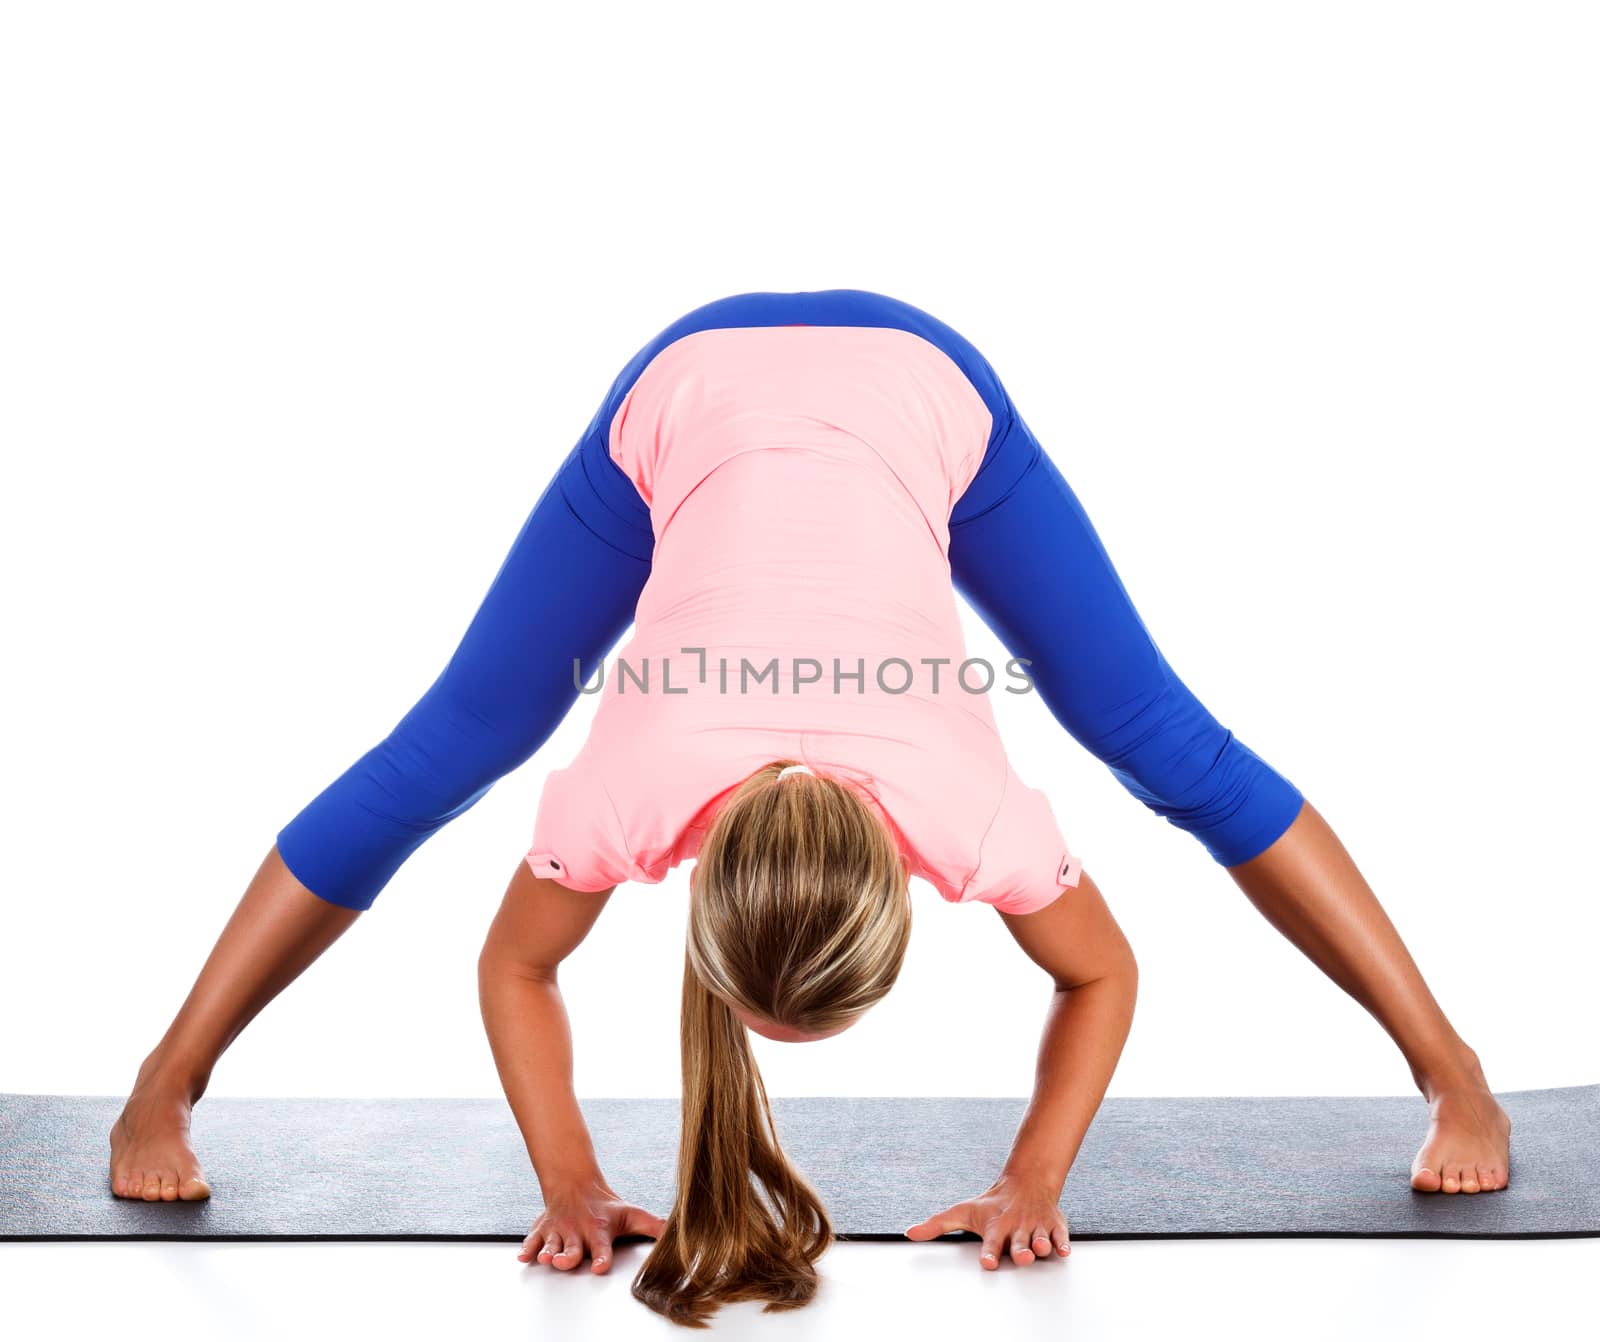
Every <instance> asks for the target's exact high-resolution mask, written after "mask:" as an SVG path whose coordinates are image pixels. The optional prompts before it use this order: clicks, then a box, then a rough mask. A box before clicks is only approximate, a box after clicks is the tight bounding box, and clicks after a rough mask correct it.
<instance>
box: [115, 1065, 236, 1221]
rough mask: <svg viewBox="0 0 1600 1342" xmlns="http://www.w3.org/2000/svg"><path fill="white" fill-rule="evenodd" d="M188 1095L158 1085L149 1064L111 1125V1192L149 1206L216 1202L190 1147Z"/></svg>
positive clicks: (191, 1097) (181, 1091)
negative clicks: (203, 1200) (157, 1203)
mask: <svg viewBox="0 0 1600 1342" xmlns="http://www.w3.org/2000/svg"><path fill="white" fill-rule="evenodd" d="M195 1098H196V1097H194V1096H192V1095H191V1094H190V1093H189V1092H188V1091H186V1090H184V1089H179V1088H174V1087H173V1086H171V1085H169V1084H167V1083H165V1082H162V1081H160V1080H158V1079H156V1077H155V1075H154V1074H153V1072H152V1071H151V1070H150V1067H149V1064H148V1062H147V1063H146V1065H145V1066H144V1067H141V1068H140V1069H139V1079H138V1080H137V1081H136V1082H135V1083H134V1088H133V1094H131V1095H130V1096H128V1101H127V1103H126V1104H125V1105H124V1106H123V1108H122V1113H121V1114H120V1115H119V1116H118V1118H117V1121H116V1122H115V1123H113V1124H112V1125H111V1191H112V1193H113V1194H115V1195H116V1196H117V1197H119V1198H138V1199H142V1200H143V1201H145V1202H177V1201H179V1200H182V1201H184V1202H199V1201H201V1200H202V1199H205V1198H208V1197H210V1196H211V1186H210V1185H209V1184H208V1183H207V1182H206V1178H205V1174H204V1173H203V1172H202V1171H201V1169H200V1162H199V1160H197V1159H196V1158H195V1154H194V1149H193V1148H192V1147H191V1146H190V1145H189V1114H190V1112H191V1111H192V1109H193V1107H194V1099H195Z"/></svg>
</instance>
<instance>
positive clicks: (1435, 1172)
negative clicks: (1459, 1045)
mask: <svg viewBox="0 0 1600 1342" xmlns="http://www.w3.org/2000/svg"><path fill="white" fill-rule="evenodd" d="M1425 1093H1426V1094H1427V1095H1428V1114H1429V1122H1428V1135H1427V1137H1426V1139H1424V1141H1423V1143H1422V1149H1421V1150H1420V1151H1418V1152H1417V1158H1416V1159H1415V1160H1414V1161H1412V1162H1411V1187H1412V1188H1414V1189H1416V1190H1417V1192H1419V1193H1488V1192H1492V1191H1493V1190H1495V1189H1497V1188H1504V1187H1505V1186H1506V1185H1507V1184H1508V1183H1509V1182H1510V1181H1511V1117H1510V1115H1508V1114H1507V1113H1506V1111H1505V1110H1504V1109H1502V1108H1501V1107H1500V1102H1499V1101H1498V1100H1496V1099H1495V1097H1494V1094H1493V1092H1491V1091H1490V1089H1489V1084H1488V1082H1487V1081H1485V1080H1484V1076H1483V1069H1482V1068H1481V1067H1479V1066H1478V1062H1477V1058H1476V1057H1470V1061H1469V1064H1468V1071H1467V1074H1466V1075H1465V1076H1463V1077H1459V1078H1457V1079H1455V1080H1453V1081H1452V1082H1450V1083H1449V1084H1448V1085H1444V1086H1441V1087H1439V1088H1437V1089H1435V1088H1431V1087H1430V1088H1429V1089H1428V1090H1427V1091H1426V1092H1425Z"/></svg>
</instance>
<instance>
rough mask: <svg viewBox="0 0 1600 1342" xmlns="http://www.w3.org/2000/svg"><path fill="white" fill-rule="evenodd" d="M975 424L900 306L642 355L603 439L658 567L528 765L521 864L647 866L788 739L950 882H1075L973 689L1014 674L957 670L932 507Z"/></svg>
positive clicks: (792, 752) (961, 888)
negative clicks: (619, 633) (593, 703)
mask: <svg viewBox="0 0 1600 1342" xmlns="http://www.w3.org/2000/svg"><path fill="white" fill-rule="evenodd" d="M834 292H839V291H834ZM847 292H854V291H847ZM770 297H773V298H782V297H784V296H782V295H775V296H770ZM793 297H795V298H801V297H813V296H802V295H795V296H793ZM886 301H887V300H886ZM993 427H994V421H993V416H992V414H991V412H990V409H989V407H988V405H986V404H985V400H984V398H983V397H982V396H980V394H979V392H978V390H977V389H976V388H975V387H974V385H973V383H972V382H971V381H970V380H969V379H968V377H967V375H966V373H965V372H964V371H963V369H962V368H961V367H960V366H959V365H958V364H957V363H956V362H955V361H954V360H953V359H952V358H951V356H950V355H949V354H948V353H946V352H945V350H943V349H941V348H940V347H939V345H937V344H935V343H933V342H932V341H930V340H929V339H927V338H925V337H924V336H923V335H920V334H917V333H915V332H914V331H911V330H906V329H903V328H901V327H897V326H876V325H863V324H848V325H845V324H832V323H827V324H806V323H798V322H797V323H793V324H781V323H776V322H767V323H766V324H762V325H734V326H713V327H709V328H705V329H698V330H691V331H688V332H686V333H684V334H681V335H679V336H677V337H676V338H674V339H671V340H668V341H666V342H664V343H662V344H661V346H660V348H659V349H657V350H655V351H654V352H653V353H652V354H651V355H650V357H648V358H647V359H646V360H644V361H643V363H642V365H641V366H640V368H639V369H638V372H637V376H636V377H634V378H633V379H632V381H631V385H629V387H628V388H627V390H626V392H625V394H624V395H623V396H622V398H621V399H620V402H619V403H618V405H617V408H616V411H615V413H614V414H613V415H612V416H611V418H610V422H609V431H608V439H607V441H608V447H609V454H610V457H611V460H612V462H614V463H615V465H616V466H617V467H618V468H619V470H620V471H621V472H622V473H623V474H624V475H625V476H626V477H627V478H628V479H629V480H630V481H631V482H632V484H633V486H634V488H635V489H636V490H637V492H638V495H639V497H640V499H642V500H643V502H644V503H645V505H646V506H647V507H648V510H649V516H650V524H651V530H652V532H653V533H654V537H655V545H654V554H653V558H652V562H651V573H650V577H649V580H648V581H647V582H646V584H645V587H644V590H643V592H642V594H641V596H640V599H639V604H638V608H637V611H636V616H635V625H634V630H633V633H632V636H631V637H630V638H629V639H628V640H627V641H626V643H624V644H623V645H622V647H620V648H619V649H618V650H617V653H616V656H615V658H613V660H612V662H611V663H610V664H609V665H608V666H607V668H606V681H605V686H604V689H603V690H602V691H601V702H600V704H599V705H598V708H597V711H596V715H595V719H594V722H593V725H592V727H591V731H590V736H589V739H588V741H587V742H586V743H585V745H584V747H583V749H582V751H580V753H579V756H578V758H577V759H576V760H574V761H573V763H572V765H570V766H569V767H568V768H567V769H563V770H557V771H555V772H553V773H552V774H551V775H550V776H549V778H548V780H547V782H546V785H545V790H544V793H543V795H542V797H541V802H540V809H539V817H538V821H537V823H536V826H535V834H534V843H533V849H532V851H531V852H530V854H529V860H530V863H531V864H532V866H533V869H534V870H535V872H536V873H537V874H539V875H542V876H550V877H553V878H554V879H557V880H559V881H562V882H563V883H565V884H569V885H572V886H573V887H574V888H579V889H584V888H588V889H601V888H605V887H607V886H610V885H613V884H616V883H618V882H619V881H622V880H629V879H632V880H643V881H659V880H661V879H662V878H663V877H664V876H665V874H666V871H667V870H668V869H670V867H672V866H674V865H676V864H677V863H678V862H681V861H683V860H685V859H687V858H690V857H693V856H694V854H695V853H696V852H697V851H698V847H699V840H700V838H701V836H702V835H703V834H704V831H705V829H706V827H707V826H708V825H709V823H710V821H711V819H712V817H713V816H714V814H715V809H716V804H717V803H718V802H719V801H720V800H721V798H722V797H723V796H724V795H726V793H728V792H729V791H731V790H732V788H733V787H735V786H736V785H737V784H738V783H739V782H740V781H742V780H743V779H744V778H745V777H747V776H748V775H749V774H750V773H751V772H753V771H754V770H755V769H757V768H759V767H761V766H762V765H764V764H766V763H768V762H769V761H771V760H773V759H781V758H792V759H798V760H803V761H805V762H806V763H808V764H810V765H812V766H813V767H814V768H816V769H818V770H819V771H825V772H829V773H832V774H834V775H835V776H837V777H840V778H841V779H842V780H844V781H846V782H849V783H851V784H853V785H854V786H856V787H857V788H858V790H859V792H860V794H861V795H862V796H863V798H864V799H865V800H867V802H868V804H869V805H871V806H872V807H873V808H874V809H875V810H876V811H877V812H878V814H879V815H880V816H881V817H882V818H883V819H884V820H885V822H886V823H887V824H888V825H889V827H890V829H891V832H893V833H894V834H895V836H896V839H897V841H898V842H899V844H900V846H901V850H902V852H904V853H905V855H906V856H907V858H908V859H909V862H910V867H911V871H912V874H914V875H918V876H921V877H922V878H924V879H926V880H928V881H930V882H931V883H932V884H934V885H935V887H936V888H937V889H938V890H939V891H940V893H941V894H942V895H943V896H944V897H945V898H946V899H951V900H966V899H983V900H987V901H988V902H991V903H995V904H997V905H999V906H1000V907H1003V908H1006V909H1007V910H1008V911H1013V912H1027V911H1029V910H1030V909H1031V908H1035V907H1040V906H1041V905H1042V904H1044V903H1048V902H1049V901H1050V900H1051V899H1053V898H1054V897H1055V895H1056V894H1058V893H1059V890H1060V888H1061V886H1062V885H1063V884H1071V883H1075V882H1076V879H1077V875H1076V870H1077V868H1076V860H1075V859H1074V858H1073V857H1072V855H1071V854H1070V852H1068V850H1067V848H1066V845H1065V843H1064V842H1063V841H1062V839H1061V836H1060V832H1059V830H1058V829H1057V827H1056V824H1055V820H1054V817H1053V815H1052V814H1051V811H1050V808H1049V804H1048V802H1047V801H1046V800H1045V798H1044V797H1043V795H1042V794H1041V793H1039V792H1037V791H1036V790H1034V789H1031V788H1028V787H1026V785H1025V784H1023V783H1022V782H1021V780H1020V779H1018V778H1017V777H1016V775H1015V774H1014V773H1013V772H1012V771H1011V769H1010V766H1009V763H1008V761H1007V759H1006V756H1005V752H1004V749H1003V747H1002V745H1001V743H1000V739H999V736H998V733H997V731H996V728H995V723H994V717H993V713H992V710H991V708H990V705H989V701H988V698H987V693H986V692H985V691H987V690H991V689H992V690H994V691H998V690H1000V689H1002V688H1003V687H1004V686H1005V685H1006V684H1007V683H1010V684H1013V685H1015V684H1017V683H1018V682H1017V681H1016V680H1010V681H1009V682H1008V680H1007V678H1006V674H1005V670H1004V668H990V667H988V665H987V664H986V663H974V664H972V665H971V666H969V667H967V668H966V670H965V672H961V673H960V674H958V672H960V668H961V666H962V663H963V662H964V661H965V659H966V655H967V654H966V650H965V646H964V642H963V639H962V635H961V628H960V621H959V617H958V614H957V607H956V602H955V596H954V592H953V589H952V587H951V583H950V571H949V563H948V559H947V550H948V545H949V531H948V524H949V518H950V513H951V509H952V508H953V507H954V505H955V502H956V500H957V499H959V498H960V497H961V495H962V494H963V492H964V491H965V490H966V489H967V487H968V485H969V484H970V483H971V481H972V479H973V477H974V475H975V473H976V472H977V470H978V468H979V466H980V464H981V463H982V462H983V459H984V451H985V448H986V446H987V444H988V442H989V440H990V436H991V433H992V431H993Z"/></svg>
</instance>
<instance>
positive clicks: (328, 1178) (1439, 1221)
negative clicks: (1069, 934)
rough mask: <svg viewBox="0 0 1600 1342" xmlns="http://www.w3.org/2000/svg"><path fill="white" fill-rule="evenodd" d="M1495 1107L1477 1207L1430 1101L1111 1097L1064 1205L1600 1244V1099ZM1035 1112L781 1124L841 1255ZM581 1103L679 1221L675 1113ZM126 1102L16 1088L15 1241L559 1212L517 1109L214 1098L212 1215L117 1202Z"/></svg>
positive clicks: (1116, 1226) (1094, 1228)
mask: <svg viewBox="0 0 1600 1342" xmlns="http://www.w3.org/2000/svg"><path fill="white" fill-rule="evenodd" d="M1499 1099H1500V1102H1501V1103H1502V1104H1503V1105H1504V1106H1505V1108H1506V1111H1507V1112H1508V1113H1509V1114H1510V1115H1511V1122H1512V1133H1511V1144H1512V1148H1511V1182H1510V1186H1509V1187H1507V1188H1504V1189H1500V1190H1497V1191H1495V1192H1492V1193H1478V1194H1473V1195H1465V1194H1444V1193H1416V1192H1413V1191H1412V1190H1411V1188H1410V1178H1409V1171H1410V1163H1411V1159H1412V1157H1413V1155H1414V1154H1415V1153H1416V1150H1417V1147H1418V1146H1419V1145H1420V1143H1421V1141H1422V1138H1423V1137H1424V1135H1425V1134H1426V1131H1427V1108H1426V1106H1425V1105H1424V1104H1423V1102H1422V1100H1421V1099H1420V1098H1419V1097H1417V1096H1414V1095H1412V1096H1387V1095H1386V1096H1376V1097H1344V1096H1341V1097H1332V1096H1329V1097H1322V1096H1290V1097H1262V1096H1250V1097H1239V1098H1144V1097H1117V1096H1114V1097H1112V1098H1109V1099H1107V1100H1106V1101H1105V1103H1104V1104H1103V1105H1102V1106H1101V1108H1100V1111H1099V1113H1098V1114H1096V1115H1095V1119H1094V1122H1093V1123H1092V1124H1091V1126H1090V1128H1089V1131H1088V1133H1087V1134H1086V1136H1085V1138H1084V1141H1083V1145H1082V1147H1081V1149H1080V1151H1079V1154H1078V1159H1077V1161H1076V1162H1075V1164H1074V1166H1073V1170H1072V1173H1071V1175H1070V1176H1069V1177H1068V1179H1067V1183H1066V1187H1065V1189H1064V1190H1063V1193H1062V1200H1061V1205H1062V1207H1063V1209H1064V1210H1065V1211H1066V1213H1067V1215H1068V1218H1069V1224H1070V1227H1071V1230H1072V1234H1073V1237H1074V1238H1075V1239H1079V1240H1093V1239H1155V1238H1167V1237H1176V1238H1188V1237H1206V1236H1256V1235H1272V1236H1298V1235H1317V1236H1372V1237H1405V1238H1419V1237H1420V1238H1426V1237H1434V1236H1445V1237H1466V1238H1489V1239H1504V1238H1522V1237H1554V1236H1580V1235H1582V1236H1588V1235H1600V1192H1597V1183H1596V1180H1595V1178H1594V1159H1595V1153H1596V1149H1597V1145H1600V1143H1597V1138H1600V1085H1593V1086H1575V1087H1566V1088H1559V1089H1549V1090H1522V1091H1510V1092H1507V1093H1504V1094H1502V1095H1500V1096H1499ZM1026 1103H1027V1102H1026V1101H1025V1100H1023V1099H1020V1098H995V1099H971V1098H926V1097H917V1098H876V1097H874V1098H854V1097H832V1098H812V1097H806V1098H800V1097H786V1096H775V1097H773V1099H772V1108H773V1117H774V1121H775V1122H776V1124H777V1129H778V1137H779V1140H780V1142H781V1143H782V1145H783V1148H784V1150H785V1151H786V1152H787V1153H788V1155H789V1156H790V1158H791V1159H792V1160H793V1161H794V1163H795V1164H796V1165H797V1166H798V1167H799V1168H800V1169H801V1170H802V1171H803V1172H804V1173H805V1175H806V1177H807V1178H808V1179H810V1180H811V1182H812V1183H813V1184H814V1185H815V1187H816V1188H817V1190H818V1192H819V1193H820V1194H821V1195H822V1198H823V1201H824V1203H825V1204H826V1206H827V1208H828V1212H829V1215H830V1217H831V1218H832V1220H833V1223H834V1228H835V1230H836V1231H837V1232H838V1233H839V1235H840V1236H841V1238H845V1239H852V1240H874V1239H889V1240H899V1241H901V1242H902V1243H905V1242H908V1241H906V1240H905V1239H904V1237H903V1235H902V1232H903V1231H904V1230H905V1228H906V1227H907V1226H910V1225H915V1224H916V1223H917V1222H919V1221H922V1220H924V1219H926V1218H927V1217H929V1216H931V1215H933V1214H934V1213H935V1212H938V1211H942V1210H943V1209H944V1208H945V1207H947V1206H949V1205H950V1204H952V1203H955V1202H957V1201H960V1200H962V1199H964V1198H969V1197H972V1196H974V1195H976V1194H978V1193H980V1192H982V1191H983V1189H984V1188H986V1187H987V1186H988V1185H989V1183H990V1182H991V1181H992V1180H993V1178H994V1177H995V1175H996V1174H998V1173H999V1170H1000V1167H1001V1165H1002V1164H1003V1162H1004V1160H1005V1157H1006V1153H1007V1152H1008V1150H1009V1149H1010V1145H1011V1139H1012V1137H1013V1135H1014V1134H1015V1132H1016V1128H1017V1125H1018V1124H1019V1123H1020V1122H1021V1119H1022V1115H1023V1112H1024V1110H1025V1108H1026ZM580 1107H581V1108H582V1110H583V1114H584V1117H585V1119H586V1120H587V1121H588V1124H589V1128H590V1131H591V1132H592V1133H593V1135H594V1142H595V1149H596V1151H597V1153H598V1154H599V1157H600V1163H601V1166H602V1168H603V1169H604V1171H605V1173H606V1177H607V1178H608V1179H609V1180H610V1181H611V1185H612V1187H613V1188H615V1189H616V1190H617V1192H618V1193H619V1194H620V1195H621V1196H622V1197H624V1198H626V1199H627V1200H628V1201H630V1202H635V1203H638V1204H639V1205H641V1206H643V1207H646V1208H648V1209H649V1210H651V1211H654V1212H656V1213H658V1214H660V1215H663V1216H664V1215H666V1214H667V1211H668V1210H669V1207H670V1205H671V1201H672V1195H673V1190H674V1186H675V1181H676V1158H677V1141H678V1118H679V1108H678V1101H677V1100H676V1099H591V1100H584V1101H581V1105H580ZM121 1109H122V1099H121V1098H120V1097H114V1096H94V1095H91V1096H83V1095H19V1094H0V1238H4V1239H47V1240H73V1239H294V1240H316V1239H333V1240H371V1239H393V1240H435V1239H465V1240H521V1239H522V1238H523V1237H524V1236H526V1235H527V1233H528V1229H529V1226H530V1225H531V1224H532V1222H533V1219H534V1217H535V1216H536V1215H537V1214H538V1212H539V1210H540V1208H541V1206H542V1203H541V1202H540V1197H539V1183H538V1180H537V1178H536V1177H535V1176H534V1173H533V1169H532V1167H531V1165H530V1164H529V1161H528V1157H527V1153H526V1152H525V1150H524V1149H523V1145H522V1139H521V1135H520V1133H519V1132H518V1130H517V1127H516V1124H515V1122H514V1121H513V1119H512V1115H511V1109H510V1107H509V1105H507V1104H506V1102H505V1101H504V1100H503V1099H251V1098H234V1097H228V1096H208V1097H206V1098H205V1099H204V1100H202V1101H201V1102H200V1104H199V1105H198V1106H197V1107H196V1108H195V1111H194V1116H193V1120H192V1128H191V1136H192V1138H193V1140H194V1142H195V1149H196V1151H197V1152H198V1153H199V1155H200V1159H201V1162H202V1164H203V1166H204V1168H205V1170H206V1173H207V1176H208V1178H209V1179H210V1181H211V1194H212V1195H211V1197H210V1198H209V1199H208V1200H206V1201H204V1202H155V1203H146V1202H134V1201H129V1200H127V1199H124V1198H118V1197H115V1196H113V1194H112V1193H111V1189H110V1182H109V1176H108V1156H109V1150H110V1148H109V1145H108V1140H107V1138H108V1134H109V1132H110V1129H111V1124H112V1123H113V1121H114V1120H115V1119H116V1117H117V1115H118V1114H119V1113H120V1112H121ZM632 1238H635V1239H638V1238H640V1237H637V1236H635V1237H632ZM960 1238H963V1239H976V1238H977V1237H976V1236H974V1235H972V1234H970V1233H966V1232H963V1233H962V1234H961V1236H960Z"/></svg>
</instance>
